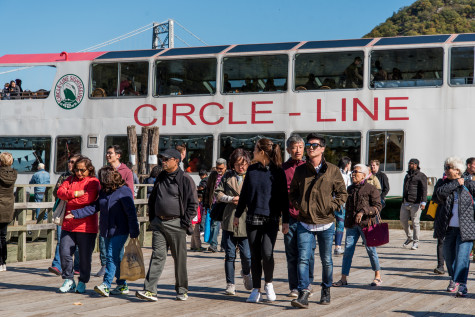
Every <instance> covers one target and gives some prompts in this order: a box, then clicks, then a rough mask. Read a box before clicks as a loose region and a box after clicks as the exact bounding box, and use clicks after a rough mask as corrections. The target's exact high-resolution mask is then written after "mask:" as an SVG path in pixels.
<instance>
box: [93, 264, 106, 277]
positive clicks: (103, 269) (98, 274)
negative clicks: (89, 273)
mask: <svg viewBox="0 0 475 317" xmlns="http://www.w3.org/2000/svg"><path fill="white" fill-rule="evenodd" d="M104 274H106V266H105V265H103V266H101V269H100V270H99V272H97V273H96V275H94V276H96V277H101V276H104Z"/></svg>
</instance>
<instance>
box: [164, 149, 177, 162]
mask: <svg viewBox="0 0 475 317" xmlns="http://www.w3.org/2000/svg"><path fill="white" fill-rule="evenodd" d="M159 156H162V157H165V158H174V159H177V160H181V154H180V152H178V151H177V150H175V149H166V150H165V151H164V152H162V153H160V154H159Z"/></svg>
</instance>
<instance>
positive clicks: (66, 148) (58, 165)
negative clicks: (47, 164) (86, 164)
mask: <svg viewBox="0 0 475 317" xmlns="http://www.w3.org/2000/svg"><path fill="white" fill-rule="evenodd" d="M81 143H82V138H81V137H80V136H58V137H57V138H56V156H55V159H56V162H55V165H54V167H55V169H54V172H55V173H58V174H59V173H64V172H67V171H68V160H69V158H70V157H71V155H74V154H77V153H81Z"/></svg>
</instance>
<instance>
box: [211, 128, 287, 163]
mask: <svg viewBox="0 0 475 317" xmlns="http://www.w3.org/2000/svg"><path fill="white" fill-rule="evenodd" d="M262 138H267V139H270V140H271V141H272V142H274V143H276V144H279V145H280V147H281V149H282V153H281V154H282V159H284V146H285V134H284V133H263V134H259V135H256V134H221V135H220V136H219V144H220V148H219V157H221V158H224V159H225V160H227V161H229V157H230V155H231V153H232V152H233V151H234V150H235V149H237V148H243V149H245V150H247V151H249V152H250V153H251V157H252V153H253V152H254V147H255V146H256V142H257V141H258V140H260V139H262Z"/></svg>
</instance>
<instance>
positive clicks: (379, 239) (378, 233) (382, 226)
mask: <svg viewBox="0 0 475 317" xmlns="http://www.w3.org/2000/svg"><path fill="white" fill-rule="evenodd" d="M376 219H377V222H378V223H372V222H373V221H372V220H370V221H369V223H368V226H367V227H365V228H363V233H364V235H365V238H366V246H368V247H379V246H381V245H384V244H386V243H388V242H389V226H388V224H387V223H382V221H381V216H380V215H379V213H378V214H377V216H376Z"/></svg>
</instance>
